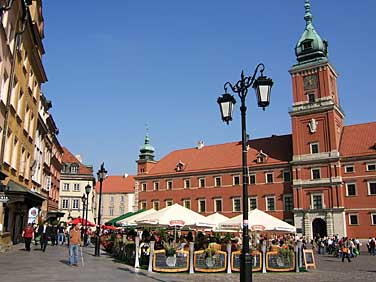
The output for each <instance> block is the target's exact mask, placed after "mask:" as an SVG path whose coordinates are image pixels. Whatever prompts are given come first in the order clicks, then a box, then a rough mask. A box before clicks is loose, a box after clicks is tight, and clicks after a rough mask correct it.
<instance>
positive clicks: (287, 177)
mask: <svg viewBox="0 0 376 282" xmlns="http://www.w3.org/2000/svg"><path fill="white" fill-rule="evenodd" d="M283 181H285V182H290V181H291V173H290V172H289V171H284V172H283Z"/></svg>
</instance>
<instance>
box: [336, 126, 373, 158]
mask: <svg viewBox="0 0 376 282" xmlns="http://www.w3.org/2000/svg"><path fill="white" fill-rule="evenodd" d="M375 143H376V122H369V123H363V124H355V125H349V126H345V127H344V128H343V132H342V137H341V144H340V147H339V152H340V154H341V156H342V157H351V156H360V155H374V154H376V150H375V147H374V146H375Z"/></svg>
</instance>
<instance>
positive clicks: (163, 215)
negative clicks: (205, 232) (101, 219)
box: [135, 204, 215, 228]
mask: <svg viewBox="0 0 376 282" xmlns="http://www.w3.org/2000/svg"><path fill="white" fill-rule="evenodd" d="M135 221H136V223H137V226H159V227H173V226H180V227H183V226H187V227H203V228H208V227H210V228H212V227H214V226H215V224H214V223H213V222H212V221H211V220H210V219H207V218H206V217H205V216H203V215H201V214H199V213H197V212H194V211H192V210H190V209H187V208H185V207H183V206H181V205H179V204H174V205H172V206H169V207H166V208H164V209H161V210H159V211H157V212H155V213H152V214H148V215H145V216H143V217H140V218H138V219H137V220H135Z"/></svg>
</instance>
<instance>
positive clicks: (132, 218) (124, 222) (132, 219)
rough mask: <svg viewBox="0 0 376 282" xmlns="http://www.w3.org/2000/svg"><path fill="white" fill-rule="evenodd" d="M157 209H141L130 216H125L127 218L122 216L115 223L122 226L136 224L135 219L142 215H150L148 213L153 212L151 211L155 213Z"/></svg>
mask: <svg viewBox="0 0 376 282" xmlns="http://www.w3.org/2000/svg"><path fill="white" fill-rule="evenodd" d="M156 212H157V211H156V210H155V209H149V210H146V211H143V212H140V213H137V214H134V215H132V216H130V217H127V218H124V219H122V220H119V221H118V222H117V224H120V225H122V226H133V225H137V223H136V220H137V219H139V218H141V217H143V216H147V215H150V214H153V213H156Z"/></svg>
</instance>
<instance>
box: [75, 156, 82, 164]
mask: <svg viewBox="0 0 376 282" xmlns="http://www.w3.org/2000/svg"><path fill="white" fill-rule="evenodd" d="M75 157H76V159H77V160H78V161H79V162H80V163H82V157H81V155H75Z"/></svg>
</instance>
